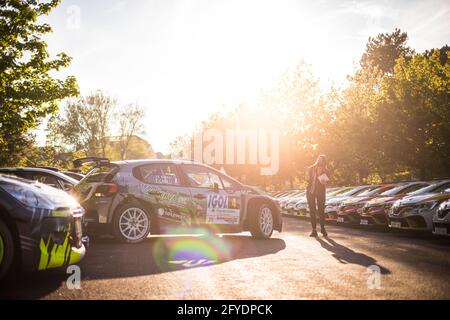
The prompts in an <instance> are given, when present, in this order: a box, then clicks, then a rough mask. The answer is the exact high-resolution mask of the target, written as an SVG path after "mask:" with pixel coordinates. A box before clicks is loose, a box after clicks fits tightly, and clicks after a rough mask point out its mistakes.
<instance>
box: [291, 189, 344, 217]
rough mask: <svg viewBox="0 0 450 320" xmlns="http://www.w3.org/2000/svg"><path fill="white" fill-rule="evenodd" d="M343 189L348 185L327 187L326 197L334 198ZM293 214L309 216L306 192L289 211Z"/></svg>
mask: <svg viewBox="0 0 450 320" xmlns="http://www.w3.org/2000/svg"><path fill="white" fill-rule="evenodd" d="M343 189H347V188H346V187H332V188H327V190H326V195H325V197H326V199H329V198H332V197H334V196H336V195H338V194H340V193H341V192H342V190H343ZM289 213H290V214H292V215H297V216H300V217H305V218H309V217H310V214H309V206H308V199H307V198H306V192H305V195H304V196H303V197H301V198H300V199H298V201H297V202H296V203H295V204H294V205H293V206H292V209H291V210H290V212H289Z"/></svg>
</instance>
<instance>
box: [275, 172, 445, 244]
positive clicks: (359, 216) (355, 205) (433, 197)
mask: <svg viewBox="0 0 450 320" xmlns="http://www.w3.org/2000/svg"><path fill="white" fill-rule="evenodd" d="M272 197H273V198H274V199H275V200H276V201H277V202H278V204H279V205H280V208H281V212H282V214H284V215H290V216H299V217H309V209H308V203H307V200H306V191H305V190H289V191H280V192H275V193H273V194H272ZM449 212H450V179H442V180H432V181H409V182H400V183H392V184H381V185H362V186H353V187H333V188H327V193H326V203H325V218H326V220H327V221H328V222H335V223H337V224H348V225H362V226H383V227H389V228H394V229H410V230H423V231H430V232H432V233H433V234H436V235H443V236H450V214H449Z"/></svg>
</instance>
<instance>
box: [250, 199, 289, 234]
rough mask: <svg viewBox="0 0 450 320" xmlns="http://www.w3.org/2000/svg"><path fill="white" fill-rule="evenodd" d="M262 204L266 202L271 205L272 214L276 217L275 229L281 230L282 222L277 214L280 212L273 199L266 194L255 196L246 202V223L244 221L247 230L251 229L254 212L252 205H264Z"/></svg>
mask: <svg viewBox="0 0 450 320" xmlns="http://www.w3.org/2000/svg"><path fill="white" fill-rule="evenodd" d="M262 204H266V205H268V206H269V207H270V209H271V210H272V215H273V218H274V229H275V230H279V231H281V225H280V222H279V221H278V219H277V215H278V213H279V210H278V209H277V207H276V205H275V204H274V203H273V201H272V200H270V199H268V198H266V197H264V196H255V197H252V198H250V199H249V200H248V201H247V204H246V208H245V209H246V210H245V213H246V214H245V217H244V223H243V227H244V229H245V230H249V229H250V224H249V222H250V217H251V214H252V206H258V205H262Z"/></svg>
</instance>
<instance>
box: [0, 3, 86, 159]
mask: <svg viewBox="0 0 450 320" xmlns="http://www.w3.org/2000/svg"><path fill="white" fill-rule="evenodd" d="M58 3H59V1H55V0H53V1H46V2H43V1H37V0H27V1H15V0H2V1H1V2H0V164H2V165H10V164H14V163H17V161H19V159H20V158H21V155H22V154H23V153H24V152H26V150H24V148H26V147H27V146H28V145H29V144H30V143H31V142H32V140H30V137H29V135H28V132H29V131H30V129H33V128H35V127H36V126H37V125H38V124H39V123H40V121H41V120H42V119H43V118H45V117H46V116H47V115H49V114H53V113H55V112H56V111H57V109H58V102H59V101H60V100H61V99H64V98H66V97H69V96H74V95H76V94H77V93H78V88H77V83H76V80H75V78H74V77H72V76H69V77H67V78H66V79H62V80H61V79H56V78H54V76H53V74H54V72H55V71H58V70H60V69H61V68H64V67H67V66H68V65H69V63H70V60H71V59H70V57H69V56H67V55H66V54H65V53H59V54H57V55H56V57H55V58H53V59H52V58H51V57H50V55H49V53H48V50H47V44H46V43H45V41H44V40H43V36H44V35H46V34H48V33H50V32H51V31H52V30H51V27H50V26H49V25H48V24H45V23H43V24H39V23H38V22H37V20H38V18H39V17H40V16H42V15H47V14H48V13H49V12H50V11H51V10H52V9H53V8H54V7H56V6H57V5H58Z"/></svg>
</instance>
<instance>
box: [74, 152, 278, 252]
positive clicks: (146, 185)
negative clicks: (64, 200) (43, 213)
mask: <svg viewBox="0 0 450 320" xmlns="http://www.w3.org/2000/svg"><path fill="white" fill-rule="evenodd" d="M92 161H95V162H96V163H97V164H96V166H95V167H94V169H92V170H91V171H90V172H89V173H88V175H87V176H86V177H85V178H84V179H83V180H81V181H80V183H79V184H78V185H76V186H75V193H76V196H77V197H78V199H79V201H80V203H81V204H82V205H83V206H84V208H85V210H86V220H87V221H88V222H89V228H90V229H89V232H93V233H95V232H101V230H100V229H99V228H98V227H99V226H107V229H109V230H110V231H111V232H112V234H113V235H114V236H115V237H116V238H117V239H119V240H121V241H123V242H126V243H136V242H140V241H142V240H144V239H145V238H146V237H147V236H148V234H149V233H150V232H151V233H163V232H171V230H173V229H176V228H180V227H183V228H188V229H191V230H192V229H194V228H204V229H207V230H211V231H214V232H218V233H225V232H233V233H235V232H241V231H250V232H251V234H252V235H253V236H254V237H255V238H262V239H267V238H269V237H270V236H271V235H272V232H273V230H278V231H281V229H282V217H281V213H280V210H279V208H278V205H277V203H276V202H275V201H273V200H272V198H271V197H268V196H265V195H260V194H258V193H257V192H256V191H255V190H254V189H253V188H252V187H249V186H246V185H243V184H242V183H240V182H238V181H236V180H234V179H233V178H231V177H229V176H227V175H226V174H224V173H222V172H220V171H218V170H216V169H213V168H211V167H208V166H206V165H203V164H199V163H195V162H191V161H181V160H135V161H117V162H109V161H106V160H104V159H103V160H101V161H97V160H95V159H92V158H90V159H80V160H78V161H76V163H75V164H77V165H81V164H82V163H84V162H92Z"/></svg>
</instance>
